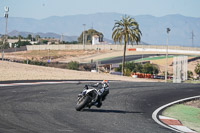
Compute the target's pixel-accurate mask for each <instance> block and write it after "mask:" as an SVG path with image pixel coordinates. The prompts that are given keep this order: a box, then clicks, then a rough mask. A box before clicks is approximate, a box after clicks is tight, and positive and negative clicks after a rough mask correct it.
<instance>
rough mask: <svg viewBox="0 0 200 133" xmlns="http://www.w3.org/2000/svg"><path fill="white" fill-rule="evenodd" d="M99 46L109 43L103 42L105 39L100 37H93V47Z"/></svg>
mask: <svg viewBox="0 0 200 133" xmlns="http://www.w3.org/2000/svg"><path fill="white" fill-rule="evenodd" d="M98 44H108V43H107V42H104V41H103V37H102V36H101V37H99V36H98V35H94V36H92V45H98Z"/></svg>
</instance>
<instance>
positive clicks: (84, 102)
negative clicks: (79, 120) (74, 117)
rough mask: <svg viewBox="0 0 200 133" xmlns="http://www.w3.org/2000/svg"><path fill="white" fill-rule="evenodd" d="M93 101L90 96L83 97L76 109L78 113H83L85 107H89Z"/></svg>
mask: <svg viewBox="0 0 200 133" xmlns="http://www.w3.org/2000/svg"><path fill="white" fill-rule="evenodd" d="M90 101H91V98H90V97H89V96H85V97H82V98H80V99H79V100H78V102H77V104H76V107H75V109H76V110H77V111H81V110H82V109H83V108H84V107H86V106H87V104H88V103H89V102H90Z"/></svg>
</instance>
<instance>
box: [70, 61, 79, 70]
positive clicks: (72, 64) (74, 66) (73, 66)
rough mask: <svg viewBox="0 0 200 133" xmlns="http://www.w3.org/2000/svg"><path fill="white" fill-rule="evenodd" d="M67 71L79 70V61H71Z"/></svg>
mask: <svg viewBox="0 0 200 133" xmlns="http://www.w3.org/2000/svg"><path fill="white" fill-rule="evenodd" d="M67 69H72V70H78V69H79V63H78V62H77V61H71V62H69V63H68V64H67Z"/></svg>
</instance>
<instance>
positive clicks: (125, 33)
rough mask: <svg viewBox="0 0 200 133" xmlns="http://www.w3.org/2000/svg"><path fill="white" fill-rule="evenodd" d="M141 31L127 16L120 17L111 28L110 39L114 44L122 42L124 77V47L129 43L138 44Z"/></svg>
mask: <svg viewBox="0 0 200 133" xmlns="http://www.w3.org/2000/svg"><path fill="white" fill-rule="evenodd" d="M141 35H142V33H141V31H140V29H139V24H138V23H137V22H136V21H135V19H134V18H131V17H129V16H126V15H125V17H122V20H119V21H116V22H115V25H114V27H113V33H112V38H113V40H114V42H115V43H116V42H120V43H121V42H122V41H123V42H124V54H123V59H122V75H124V65H125V56H126V45H127V43H129V42H131V43H132V44H133V43H134V42H136V44H138V42H140V39H141Z"/></svg>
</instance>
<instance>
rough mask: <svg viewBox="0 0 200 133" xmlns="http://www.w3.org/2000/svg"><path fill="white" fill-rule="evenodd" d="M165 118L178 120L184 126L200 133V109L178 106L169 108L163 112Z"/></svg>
mask: <svg viewBox="0 0 200 133" xmlns="http://www.w3.org/2000/svg"><path fill="white" fill-rule="evenodd" d="M163 115H164V116H167V117H171V118H175V119H178V120H179V121H181V123H182V124H183V125H184V126H187V127H189V128H190V129H193V130H195V131H197V132H200V109H199V108H195V107H191V106H187V105H184V104H177V105H174V106H172V107H169V108H167V109H166V110H165V111H164V112H163Z"/></svg>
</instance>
